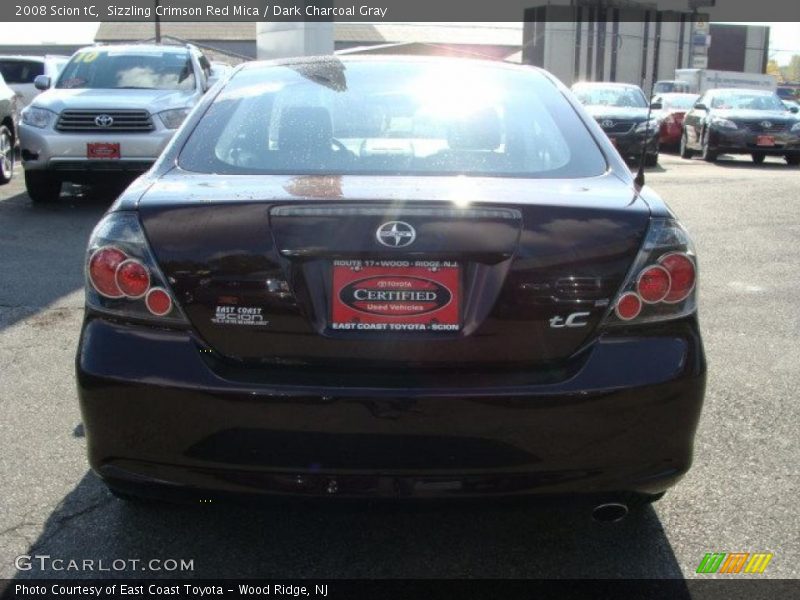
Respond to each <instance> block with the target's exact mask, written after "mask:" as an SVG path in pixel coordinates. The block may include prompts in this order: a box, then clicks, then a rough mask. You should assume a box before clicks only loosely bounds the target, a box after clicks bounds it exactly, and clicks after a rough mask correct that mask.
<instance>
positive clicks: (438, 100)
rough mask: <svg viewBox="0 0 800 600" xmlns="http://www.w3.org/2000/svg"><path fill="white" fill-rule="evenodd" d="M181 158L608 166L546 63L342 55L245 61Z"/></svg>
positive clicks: (534, 170)
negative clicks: (260, 63)
mask: <svg viewBox="0 0 800 600" xmlns="http://www.w3.org/2000/svg"><path fill="white" fill-rule="evenodd" d="M179 162H180V165H181V166H182V167H183V168H185V169H188V170H191V171H198V172H205V173H225V174H245V173H251V174H258V173H289V174H323V173H327V174H331V173H334V174H358V173H360V174H378V173H383V174H402V175H415V174H475V175H489V176H491V175H497V176H520V177H588V176H594V175H599V174H602V173H603V172H604V171H605V169H606V163H605V160H604V158H603V156H602V154H601V152H600V150H599V148H598V147H597V144H596V143H595V141H594V140H593V138H592V137H591V135H590V134H589V133H588V131H587V129H586V128H585V127H584V125H583V124H582V122H581V121H580V119H579V118H578V116H577V115H576V113H575V111H574V110H573V108H572V107H571V106H570V105H569V104H568V102H567V100H566V99H565V98H564V96H563V95H562V94H561V93H560V92H559V91H558V89H557V88H556V87H555V86H554V85H553V84H552V83H551V82H550V81H548V80H547V79H546V78H545V77H544V76H543V75H541V74H539V73H537V72H536V71H533V70H531V71H521V70H512V69H508V68H502V67H495V66H491V65H475V64H469V63H458V62H446V61H443V62H440V63H422V62H366V61H365V62H346V63H343V62H341V61H339V60H336V59H332V60H328V61H323V62H320V61H316V62H313V63H312V62H308V63H299V64H296V65H289V66H272V67H250V68H245V69H244V70H242V71H240V72H239V73H238V74H237V75H235V76H234V77H233V79H232V80H231V82H229V84H228V85H227V86H226V87H225V89H224V90H222V92H221V93H220V95H219V96H218V97H217V98H216V99H215V101H214V103H213V104H212V105H211V107H210V108H209V109H208V111H207V112H206V114H205V115H204V116H203V118H202V119H201V121H200V123H199V124H198V125H197V127H196V128H195V130H194V131H193V132H192V134H191V136H190V137H189V140H188V142H187V143H186V145H185V146H184V149H183V151H182V153H181V156H180V160H179Z"/></svg>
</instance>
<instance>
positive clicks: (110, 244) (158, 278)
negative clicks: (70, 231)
mask: <svg viewBox="0 0 800 600" xmlns="http://www.w3.org/2000/svg"><path fill="white" fill-rule="evenodd" d="M86 305H87V306H88V307H90V308H92V309H94V310H97V311H100V312H104V313H109V314H113V315H117V316H119V317H129V318H136V319H145V320H150V321H157V322H159V323H164V324H168V323H173V324H180V325H185V324H187V321H186V317H185V316H184V314H183V312H182V311H181V309H180V307H179V306H178V305H177V304H176V303H175V301H174V298H173V295H172V292H171V290H170V286H169V282H168V281H167V280H166V278H165V277H164V275H163V274H162V273H161V270H160V269H159V268H158V265H157V264H156V261H155V258H154V257H153V253H152V252H151V251H150V247H149V246H148V244H147V239H146V238H145V236H144V232H143V231H142V227H141V225H140V224H139V218H138V217H137V215H136V214H135V213H133V212H113V213H109V214H108V215H106V216H105V217H103V218H102V219H101V220H100V222H99V223H98V224H97V226H96V227H95V228H94V231H92V235H91V237H90V238H89V247H88V248H87V252H86Z"/></svg>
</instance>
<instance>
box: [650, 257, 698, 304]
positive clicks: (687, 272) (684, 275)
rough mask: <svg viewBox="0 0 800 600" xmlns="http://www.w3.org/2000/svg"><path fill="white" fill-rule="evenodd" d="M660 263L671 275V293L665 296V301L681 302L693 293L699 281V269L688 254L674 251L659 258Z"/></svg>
mask: <svg viewBox="0 0 800 600" xmlns="http://www.w3.org/2000/svg"><path fill="white" fill-rule="evenodd" d="M658 262H659V264H660V265H661V266H662V267H664V269H666V270H667V272H668V273H669V275H670V289H669V293H668V294H667V295H666V296H665V297H664V302H680V301H681V300H684V299H685V298H686V296H688V295H689V294H691V293H692V290H693V289H694V285H695V283H696V282H697V271H696V269H695V268H694V261H692V259H691V258H690V257H689V256H687V255H686V254H683V253H680V252H673V253H671V254H665V255H664V256H662V257H661V258H659V259H658Z"/></svg>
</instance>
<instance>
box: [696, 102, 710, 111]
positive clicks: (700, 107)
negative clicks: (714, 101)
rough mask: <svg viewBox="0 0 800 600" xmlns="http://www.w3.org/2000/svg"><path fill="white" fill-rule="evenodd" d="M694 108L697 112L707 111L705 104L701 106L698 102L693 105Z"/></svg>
mask: <svg viewBox="0 0 800 600" xmlns="http://www.w3.org/2000/svg"><path fill="white" fill-rule="evenodd" d="M694 107H695V108H696V109H697V110H708V107H707V106H706V105H705V104H703V103H702V102H698V103H697V104H695V105H694Z"/></svg>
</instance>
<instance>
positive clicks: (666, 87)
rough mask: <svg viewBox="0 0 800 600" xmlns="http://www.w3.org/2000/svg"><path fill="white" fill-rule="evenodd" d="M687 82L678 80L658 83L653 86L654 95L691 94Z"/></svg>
mask: <svg viewBox="0 0 800 600" xmlns="http://www.w3.org/2000/svg"><path fill="white" fill-rule="evenodd" d="M689 88H690V86H689V83H688V82H687V81H680V80H677V79H672V80H662V81H656V83H655V85H654V86H653V95H656V94H688V93H689V92H691V90H690V89H689Z"/></svg>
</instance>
